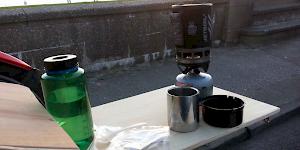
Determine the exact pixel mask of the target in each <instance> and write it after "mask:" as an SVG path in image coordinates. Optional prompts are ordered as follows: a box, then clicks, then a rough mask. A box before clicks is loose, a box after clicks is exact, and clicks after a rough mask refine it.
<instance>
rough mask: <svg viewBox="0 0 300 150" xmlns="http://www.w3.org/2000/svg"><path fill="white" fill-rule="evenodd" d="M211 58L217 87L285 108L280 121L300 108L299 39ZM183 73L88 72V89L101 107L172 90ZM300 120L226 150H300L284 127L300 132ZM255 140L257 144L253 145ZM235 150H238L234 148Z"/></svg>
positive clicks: (161, 66) (158, 69)
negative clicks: (278, 144) (169, 88)
mask: <svg viewBox="0 0 300 150" xmlns="http://www.w3.org/2000/svg"><path fill="white" fill-rule="evenodd" d="M211 55H212V58H211V64H210V67H209V71H208V73H209V74H211V75H212V77H213V79H214V86H217V87H220V88H222V89H225V90H229V91H232V92H235V93H238V94H241V95H245V96H247V97H251V98H254V99H257V100H260V101H263V102H266V103H269V104H272V105H275V106H278V107H280V108H281V112H280V114H279V115H277V117H278V118H280V117H281V118H282V117H284V118H286V117H289V116H290V114H289V112H290V111H293V110H295V109H297V108H299V106H300V37H295V38H293V39H288V40H285V41H279V42H274V43H272V44H268V45H262V46H256V47H251V46H245V45H237V46H234V47H221V48H214V49H213V50H212V51H211ZM179 73H180V72H179V70H178V68H177V66H176V63H175V59H166V60H160V61H155V62H151V63H146V64H140V65H135V66H130V67H123V68H116V69H112V70H105V71H99V72H89V73H88V88H89V95H90V99H91V104H92V106H97V105H101V104H105V103H108V102H111V101H116V100H119V99H122V98H126V97H130V96H134V95H137V94H141V93H144V92H148V91H151V90H155V89H158V88H161V87H165V86H169V85H172V84H174V83H175V77H176V76H177V74H179ZM281 120H282V119H281ZM298 120H299V117H297V116H296V117H292V118H291V119H289V120H285V121H277V122H279V123H283V124H278V125H274V126H275V128H269V127H265V128H264V130H259V131H260V132H263V133H262V135H259V134H255V135H254V134H253V135H254V136H253V137H252V138H246V139H245V140H246V144H245V145H248V146H244V144H242V145H241V146H240V147H239V146H235V147H228V146H226V148H227V149H239V148H241V147H242V148H244V149H247V150H248V149H251V148H253V149H255V148H257V149H265V148H266V149H268V148H267V147H263V146H262V145H264V143H266V142H263V140H257V139H259V137H262V138H267V139H270V140H269V142H270V143H272V142H273V146H272V147H271V148H270V147H269V148H270V149H272V148H274V149H275V145H276V143H278V142H276V140H275V136H281V137H282V138H281V139H282V140H286V142H283V141H282V142H281V143H280V144H281V146H277V147H279V148H280V149H289V148H291V147H292V148H296V149H299V144H297V142H294V143H292V142H291V143H292V144H291V143H289V141H291V140H290V138H285V137H291V138H292V139H294V141H299V143H300V137H299V136H296V135H299V134H296V132H295V134H294V136H290V133H292V132H284V127H287V128H288V129H289V130H290V131H292V130H293V129H292V127H295V128H296V127H297V126H299V127H300V122H299V121H298ZM292 125H295V126H292ZM296 125H297V126H296ZM258 126H260V125H258ZM258 126H256V127H253V129H250V132H253V133H256V132H255V131H257V130H254V129H255V128H257V127H258ZM279 128H280V129H281V128H282V130H281V131H282V132H279V133H278V134H275V131H274V130H277V129H279ZM269 130H272V131H269ZM297 131H299V130H297ZM264 133H265V134H264ZM298 133H299V132H298ZM273 134H275V135H273ZM276 138H278V137H276ZM253 139H254V141H252V140H253ZM271 139H274V140H271ZM279 139H280V138H279ZM247 141H249V142H247ZM251 141H252V142H251ZM260 141H261V142H260ZM257 143H261V144H257ZM223 145H224V144H223ZM234 145H239V144H238V143H235V144H234ZM270 145H271V144H270ZM213 148H214V147H213ZM224 148H225V147H224Z"/></svg>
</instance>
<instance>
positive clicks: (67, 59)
mask: <svg viewBox="0 0 300 150" xmlns="http://www.w3.org/2000/svg"><path fill="white" fill-rule="evenodd" d="M77 66H78V60H77V56H76V55H71V54H67V55H57V56H51V57H48V58H45V59H44V67H45V70H46V71H61V70H66V69H71V68H74V67H77Z"/></svg>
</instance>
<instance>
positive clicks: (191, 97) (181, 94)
mask: <svg viewBox="0 0 300 150" xmlns="http://www.w3.org/2000/svg"><path fill="white" fill-rule="evenodd" d="M167 101H168V104H167V110H168V124H169V126H170V129H171V130H173V131H177V132H191V131H194V130H196V129H197V128H198V124H199V91H198V90H197V89H196V88H193V87H173V88H171V89H169V90H168V94H167Z"/></svg>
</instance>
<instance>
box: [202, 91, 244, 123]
mask: <svg viewBox="0 0 300 150" xmlns="http://www.w3.org/2000/svg"><path fill="white" fill-rule="evenodd" d="M244 104H245V103H244V102H243V101H242V100H241V99H239V98H237V97H232V96H227V95H214V96H209V97H207V98H205V99H204V100H203V102H202V116H203V120H204V121H205V122H206V123H207V124H209V125H212V126H216V127H222V128H232V127H235V126H238V125H240V124H241V123H242V122H243V110H244Z"/></svg>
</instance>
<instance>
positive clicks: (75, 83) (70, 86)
mask: <svg viewBox="0 0 300 150" xmlns="http://www.w3.org/2000/svg"><path fill="white" fill-rule="evenodd" d="M41 83H42V89H43V94H44V98H45V104H46V108H47V110H48V112H49V113H50V114H51V115H52V117H53V118H54V119H55V121H56V122H57V123H58V124H59V126H61V127H62V128H63V129H64V130H65V131H66V132H67V133H68V135H69V136H70V137H71V138H72V139H73V141H74V142H75V143H76V144H77V146H78V147H79V148H80V149H81V150H82V149H87V148H88V147H89V145H90V144H91V142H92V140H93V137H94V133H93V122H92V115H91V106H90V103H89V98H88V94H87V89H86V81H85V74H84V70H83V69H82V68H78V69H77V70H75V71H72V72H65V73H59V74H51V75H49V74H47V73H44V74H43V75H42V77H41Z"/></svg>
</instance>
